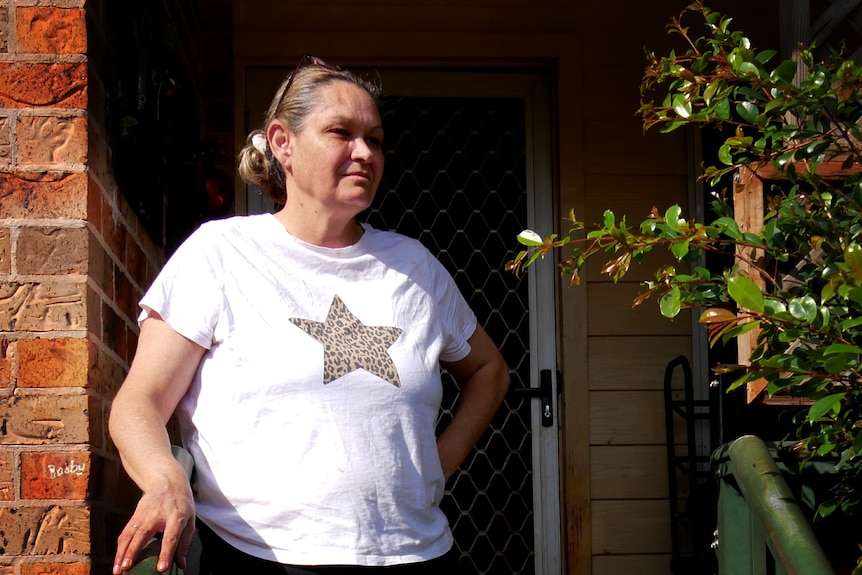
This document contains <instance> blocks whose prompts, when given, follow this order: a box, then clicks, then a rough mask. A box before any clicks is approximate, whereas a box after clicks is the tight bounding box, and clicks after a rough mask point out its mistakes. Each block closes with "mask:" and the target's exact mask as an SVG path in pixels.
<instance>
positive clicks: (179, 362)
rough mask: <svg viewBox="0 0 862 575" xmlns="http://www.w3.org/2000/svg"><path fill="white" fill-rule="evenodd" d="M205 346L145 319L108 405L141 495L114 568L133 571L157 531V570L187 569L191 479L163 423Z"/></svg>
mask: <svg viewBox="0 0 862 575" xmlns="http://www.w3.org/2000/svg"><path fill="white" fill-rule="evenodd" d="M204 351H205V349H204V348H202V347H201V346H199V345H198V344H196V343H194V342H193V341H191V340H189V339H186V338H185V337H183V336H181V335H180V334H178V333H177V332H175V331H174V330H173V329H172V328H171V327H170V326H169V325H168V324H167V323H165V321H164V320H163V319H162V318H161V317H160V316H159V315H158V314H155V313H151V314H150V317H149V318H148V319H146V320H144V322H143V323H142V324H141V333H140V337H139V339H138V348H137V351H136V352H135V358H134V360H133V361H132V365H131V368H130V369H129V374H128V376H127V377H126V381H125V382H124V383H123V385H122V387H121V388H120V390H119V392H117V396H116V398H115V399H114V402H113V405H112V407H111V416H110V420H109V424H108V426H109V430H110V433H111V438H112V439H113V441H114V443H115V444H116V446H117V449H118V450H119V452H120V458H121V459H122V461H123V467H125V469H126V471H127V472H128V474H129V476H130V477H131V478H132V480H133V481H134V482H135V483H136V484H137V485H138V487H140V488H141V491H142V492H143V494H142V495H141V500H140V501H139V502H138V506H137V508H136V509H135V512H134V514H133V515H132V518H131V519H130V520H129V523H128V524H127V525H126V527H125V529H123V532H122V533H121V534H120V536H119V538H118V540H117V554H116V556H115V559H114V573H115V574H119V573H121V572H122V571H124V570H126V569H129V568H130V567H131V566H132V564H133V562H134V561H135V558H136V557H137V556H138V553H140V551H141V549H143V548H144V546H145V545H146V544H147V542H149V540H150V539H151V538H152V537H153V536H154V535H155V534H156V533H163V534H164V535H163V538H162V548H161V552H160V554H159V560H158V570H159V571H161V572H164V571H167V569H168V568H169V567H170V565H171V559H172V558H173V559H175V561H176V563H177V564H178V565H180V567H185V560H186V559H185V558H186V553H187V552H188V548H189V543H190V541H191V537H192V534H193V533H194V499H193V497H192V492H191V486H190V485H189V481H188V477H187V475H186V472H185V471H184V470H183V468H182V466H180V464H179V463H177V462H176V460H175V459H174V458H173V456H172V455H171V445H170V439H169V438H168V433H167V430H166V428H165V425H166V423H167V421H168V419H169V418H170V417H171V414H172V413H173V412H174V409H175V408H176V406H177V404H178V403H179V401H180V399H182V397H183V396H184V395H185V393H186V391H188V388H189V385H190V384H191V381H192V378H193V377H194V374H195V371H196V370H197V367H198V363H199V362H200V360H201V357H202V356H203V353H204Z"/></svg>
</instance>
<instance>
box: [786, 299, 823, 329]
mask: <svg viewBox="0 0 862 575" xmlns="http://www.w3.org/2000/svg"><path fill="white" fill-rule="evenodd" d="M787 310H788V311H789V312H790V315H792V316H793V317H795V318H796V319H799V320H802V321H805V322H808V323H811V322H813V321H814V320H815V319H816V318H817V301H815V299H814V298H813V297H811V296H810V295H805V296H802V297H795V298H793V299H791V300H790V301H789V302H787Z"/></svg>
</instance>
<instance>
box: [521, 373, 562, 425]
mask: <svg viewBox="0 0 862 575" xmlns="http://www.w3.org/2000/svg"><path fill="white" fill-rule="evenodd" d="M551 375H552V372H551V370H550V369H543V370H541V371H540V372H539V387H515V388H512V393H514V394H515V395H526V396H528V397H538V398H539V399H540V400H541V401H542V427H551V426H552V425H554V413H553V410H554V397H553V396H554V384H553V381H552V378H551Z"/></svg>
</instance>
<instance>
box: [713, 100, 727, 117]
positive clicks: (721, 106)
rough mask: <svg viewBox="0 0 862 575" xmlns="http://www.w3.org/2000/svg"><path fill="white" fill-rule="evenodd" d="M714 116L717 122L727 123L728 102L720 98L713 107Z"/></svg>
mask: <svg viewBox="0 0 862 575" xmlns="http://www.w3.org/2000/svg"><path fill="white" fill-rule="evenodd" d="M715 115H716V117H717V118H718V119H719V120H723V121H727V120H729V119H730V100H728V99H727V98H722V99H721V100H719V101H718V104H716V105H715Z"/></svg>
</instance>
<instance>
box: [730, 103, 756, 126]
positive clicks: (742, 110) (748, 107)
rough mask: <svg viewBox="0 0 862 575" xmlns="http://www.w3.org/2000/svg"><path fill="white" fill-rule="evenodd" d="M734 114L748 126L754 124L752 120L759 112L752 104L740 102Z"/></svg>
mask: <svg viewBox="0 0 862 575" xmlns="http://www.w3.org/2000/svg"><path fill="white" fill-rule="evenodd" d="M736 113H737V114H739V116H740V117H741V118H742V119H743V120H745V121H746V122H748V123H749V124H754V119H755V118H756V117H757V115H758V114H759V113H760V110H758V109H757V106H756V105H755V104H753V103H752V102H740V103H739V104H737V105H736Z"/></svg>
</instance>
